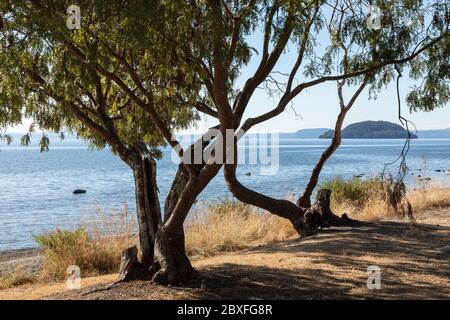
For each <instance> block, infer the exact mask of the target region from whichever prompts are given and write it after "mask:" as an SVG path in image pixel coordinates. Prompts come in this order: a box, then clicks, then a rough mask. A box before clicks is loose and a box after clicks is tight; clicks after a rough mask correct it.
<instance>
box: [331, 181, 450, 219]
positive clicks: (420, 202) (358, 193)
mask: <svg viewBox="0 0 450 320" xmlns="http://www.w3.org/2000/svg"><path fill="white" fill-rule="evenodd" d="M322 187H324V188H329V189H331V190H332V191H333V196H332V209H333V211H334V212H336V213H347V214H349V215H351V216H353V217H354V218H356V219H360V220H366V221H376V220H382V219H386V218H394V217H395V218H398V217H399V216H398V213H397V212H395V211H394V210H393V208H392V207H391V206H390V205H389V203H388V201H387V196H386V192H385V186H383V182H381V181H380V180H377V179H367V180H361V179H357V178H354V179H350V180H343V179H341V178H336V179H333V180H331V181H329V182H326V183H324V184H323V185H322ZM406 196H407V198H408V200H409V201H410V203H411V205H412V209H413V214H414V213H418V212H421V211H424V210H429V209H435V208H444V207H448V206H450V189H448V188H445V187H441V186H439V185H431V184H427V185H422V184H418V185H417V186H416V188H414V189H411V191H409V192H408V193H407V195H406Z"/></svg>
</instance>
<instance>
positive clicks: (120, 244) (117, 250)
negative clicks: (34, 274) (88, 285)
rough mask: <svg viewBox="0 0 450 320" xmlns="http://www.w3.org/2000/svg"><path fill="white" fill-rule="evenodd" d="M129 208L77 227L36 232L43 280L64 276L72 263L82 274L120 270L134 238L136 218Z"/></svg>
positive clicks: (89, 274)
mask: <svg viewBox="0 0 450 320" xmlns="http://www.w3.org/2000/svg"><path fill="white" fill-rule="evenodd" d="M127 211H128V210H124V211H123V212H121V213H120V214H119V215H113V216H112V217H111V216H109V217H108V218H107V217H106V216H105V215H103V216H102V217H101V219H93V220H92V221H91V222H90V223H88V224H85V226H82V227H80V228H78V229H76V230H73V231H69V230H55V231H51V232H47V233H42V234H39V235H37V236H35V237H34V238H35V240H36V242H37V243H38V244H39V245H40V247H41V248H42V249H43V258H44V261H43V268H42V272H41V275H40V278H41V280H44V281H48V280H61V279H65V278H66V277H67V273H66V270H67V268H68V267H69V266H71V265H76V266H78V267H80V269H81V275H82V276H83V277H84V276H95V275H102V274H109V273H113V272H117V270H118V268H119V264H120V256H121V253H122V251H123V250H124V249H126V248H128V247H129V246H130V245H131V244H132V243H133V242H134V239H133V237H131V236H130V235H131V234H132V232H133V225H134V221H133V220H132V219H129V218H128V215H127Z"/></svg>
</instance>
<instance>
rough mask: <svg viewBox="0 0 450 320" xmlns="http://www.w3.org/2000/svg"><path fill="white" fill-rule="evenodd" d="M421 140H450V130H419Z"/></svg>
mask: <svg viewBox="0 0 450 320" xmlns="http://www.w3.org/2000/svg"><path fill="white" fill-rule="evenodd" d="M417 135H418V136H419V138H420V139H450V128H449V129H441V130H419V131H418V132H417Z"/></svg>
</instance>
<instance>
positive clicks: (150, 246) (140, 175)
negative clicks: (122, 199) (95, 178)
mask: <svg viewBox="0 0 450 320" xmlns="http://www.w3.org/2000/svg"><path fill="white" fill-rule="evenodd" d="M132 169H133V175H134V180H135V194H136V209H137V217H138V227H139V244H140V248H141V262H142V264H144V266H146V267H147V268H149V267H150V266H151V265H152V264H153V260H154V243H155V239H156V232H157V231H158V228H159V226H160V225H161V209H160V205H159V198H158V187H157V183H156V161H155V160H154V159H153V158H151V157H145V156H144V157H141V156H137V155H136V156H135V157H134V159H133V166H132Z"/></svg>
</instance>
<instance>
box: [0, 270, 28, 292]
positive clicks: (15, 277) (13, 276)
mask: <svg viewBox="0 0 450 320" xmlns="http://www.w3.org/2000/svg"><path fill="white" fill-rule="evenodd" d="M36 282H37V275H36V274H35V273H32V272H29V271H27V270H15V271H14V272H11V273H7V274H3V275H1V277H0V290H5V289H9V288H14V287H18V286H22V285H25V284H30V283H36Z"/></svg>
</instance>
